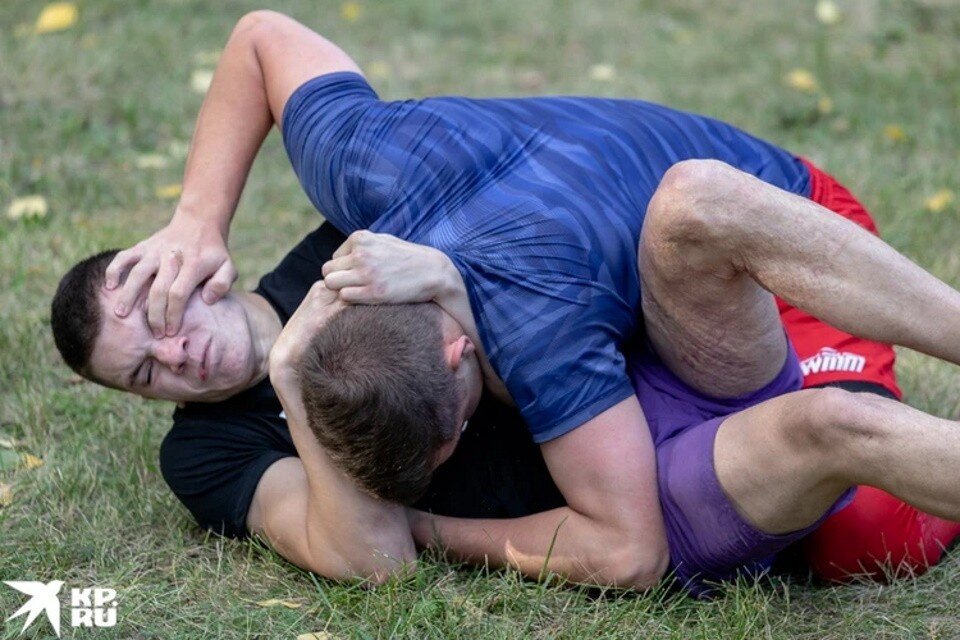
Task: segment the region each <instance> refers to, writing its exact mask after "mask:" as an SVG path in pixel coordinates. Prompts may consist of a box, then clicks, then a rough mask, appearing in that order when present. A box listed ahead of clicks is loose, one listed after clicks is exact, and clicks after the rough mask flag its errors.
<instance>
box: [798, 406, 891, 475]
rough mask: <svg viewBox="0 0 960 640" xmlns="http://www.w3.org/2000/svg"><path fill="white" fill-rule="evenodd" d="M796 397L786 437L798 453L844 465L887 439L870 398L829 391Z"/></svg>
mask: <svg viewBox="0 0 960 640" xmlns="http://www.w3.org/2000/svg"><path fill="white" fill-rule="evenodd" d="M796 395H797V398H796V400H797V404H796V406H795V411H793V412H792V418H793V419H791V420H787V421H786V424H785V425H784V434H783V435H784V437H785V438H786V439H787V440H788V441H789V442H790V443H791V444H792V445H793V446H794V447H796V448H797V450H798V451H801V452H808V453H811V454H814V455H819V456H821V457H822V458H823V459H824V460H825V461H828V462H830V461H832V462H835V463H837V464H840V465H844V464H848V463H849V462H851V461H853V460H855V458H856V454H858V453H859V452H862V451H864V450H865V449H866V448H867V447H870V446H873V445H875V444H876V443H878V442H880V441H881V440H882V439H883V437H884V435H885V433H884V430H883V428H882V423H881V421H880V420H878V414H877V409H878V407H876V402H875V398H874V397H873V396H872V395H871V394H866V393H852V392H849V391H845V390H843V389H838V388H835V387H827V388H822V389H807V390H805V391H800V392H798V393H797V394H796Z"/></svg>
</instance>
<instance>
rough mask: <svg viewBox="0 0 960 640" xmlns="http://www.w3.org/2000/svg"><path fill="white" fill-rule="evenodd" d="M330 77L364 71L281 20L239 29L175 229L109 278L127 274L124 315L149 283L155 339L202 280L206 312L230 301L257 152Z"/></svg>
mask: <svg viewBox="0 0 960 640" xmlns="http://www.w3.org/2000/svg"><path fill="white" fill-rule="evenodd" d="M334 71H355V72H358V73H359V71H360V70H359V68H358V67H357V65H356V63H355V62H354V61H353V60H351V59H350V57H349V56H348V55H347V54H345V53H344V52H343V51H342V50H341V49H340V48H338V47H337V46H336V45H335V44H333V43H332V42H330V41H328V40H326V39H325V38H323V37H322V36H320V35H319V34H317V33H315V32H313V31H311V30H310V29H308V28H306V27H305V26H303V25H301V24H299V23H298V22H296V21H295V20H293V19H291V18H288V17H287V16H284V15H281V14H279V13H275V12H272V11H255V12H253V13H249V14H247V15H246V16H244V17H243V18H241V19H240V21H239V22H238V23H237V25H236V27H235V28H234V30H233V33H232V34H231V36H230V39H229V40H228V42H227V45H226V47H225V48H224V51H223V54H222V55H221V57H220V62H219V64H218V65H217V69H216V72H215V73H214V76H213V80H212V82H211V84H210V89H209V90H208V92H207V95H206V98H205V99H204V102H203V106H202V107H201V108H200V115H199V116H198V118H197V124H196V128H195V129H194V134H193V140H192V142H191V145H190V153H189V155H188V156H187V163H186V168H185V170H184V177H183V195H182V196H181V198H180V202H179V203H178V205H177V207H176V210H175V213H174V215H173V218H172V220H171V221H170V223H169V224H168V225H167V226H166V227H164V228H163V229H161V230H160V231H158V232H157V233H155V234H154V235H153V236H151V237H150V238H148V239H146V240H144V241H143V242H140V243H138V244H137V245H135V246H134V247H132V248H130V249H127V250H125V251H121V252H120V253H119V254H118V255H117V257H116V258H115V259H114V260H113V262H112V263H111V264H110V266H109V267H108V268H107V272H106V283H107V286H108V288H113V287H114V286H117V285H118V284H119V283H120V281H121V276H122V274H123V273H124V272H126V271H127V270H129V274H128V275H127V278H126V281H125V282H124V284H123V289H122V293H121V295H120V297H119V303H118V306H119V307H122V308H123V309H122V310H121V309H118V310H117V312H118V313H119V314H120V315H126V313H128V312H129V311H130V310H131V308H132V306H133V301H134V300H136V298H137V297H138V296H139V294H140V291H141V289H142V287H143V286H144V285H145V284H147V283H148V282H149V280H150V278H151V277H154V276H156V278H155V280H154V282H153V284H152V285H151V286H150V295H149V297H148V311H147V319H148V322H149V324H150V327H151V328H152V329H153V330H154V332H155V333H156V334H158V335H162V334H163V333H164V332H166V333H167V335H174V334H175V333H176V331H177V329H178V328H179V326H180V321H181V318H182V315H183V309H184V305H185V304H186V300H187V298H189V297H190V295H191V294H192V293H193V291H194V289H196V287H197V286H198V285H199V284H200V283H201V282H203V281H204V280H206V279H208V278H209V280H207V283H206V284H205V285H204V290H203V298H204V300H205V301H207V302H208V303H212V302H215V301H216V300H217V299H219V298H221V297H222V296H223V295H225V294H226V293H227V291H228V290H229V289H230V286H231V285H232V283H233V280H234V279H235V278H236V271H235V270H234V268H233V265H232V263H231V261H230V256H229V254H228V253H227V246H226V243H227V235H228V232H229V228H230V223H231V221H232V219H233V214H234V212H235V211H236V207H237V203H238V201H239V199H240V194H241V192H242V191H243V186H244V183H245V182H246V179H247V175H248V173H249V172H250V167H251V165H252V164H253V160H254V158H255V157H256V155H257V152H258V150H259V149H260V145H261V144H262V143H263V140H264V138H266V136H267V134H268V133H269V131H270V128H271V127H272V126H273V124H274V123H275V122H276V123H279V122H280V119H281V117H282V115H283V108H284V106H285V105H286V103H287V100H288V99H289V98H290V95H291V94H292V93H293V92H294V91H295V90H296V89H297V87H299V86H300V85H301V84H303V83H304V82H306V81H307V80H309V79H311V78H313V77H316V76H318V75H323V74H325V73H332V72H334Z"/></svg>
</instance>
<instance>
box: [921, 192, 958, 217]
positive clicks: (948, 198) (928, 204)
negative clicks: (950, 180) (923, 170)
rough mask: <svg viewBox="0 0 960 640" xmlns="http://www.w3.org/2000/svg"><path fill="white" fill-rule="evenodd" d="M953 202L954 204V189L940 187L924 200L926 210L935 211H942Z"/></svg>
mask: <svg viewBox="0 0 960 640" xmlns="http://www.w3.org/2000/svg"><path fill="white" fill-rule="evenodd" d="M951 204H953V191H950V189H940V191H937V192H936V193H935V194H933V195H932V196H930V197H929V198H927V199H926V200H924V202H923V206H924V207H925V208H926V210H927V211H932V212H933V213H940V212H941V211H943V210H944V209H946V208H947V207H949V206H950V205H951Z"/></svg>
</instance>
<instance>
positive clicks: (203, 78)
mask: <svg viewBox="0 0 960 640" xmlns="http://www.w3.org/2000/svg"><path fill="white" fill-rule="evenodd" d="M211 82H213V71H211V70H210V69H195V70H194V72H193V74H192V75H191V76H190V88H191V89H193V90H194V92H195V93H206V92H207V89H209V88H210V83H211Z"/></svg>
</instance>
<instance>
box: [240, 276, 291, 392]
mask: <svg viewBox="0 0 960 640" xmlns="http://www.w3.org/2000/svg"><path fill="white" fill-rule="evenodd" d="M236 295H237V297H238V299H239V300H240V304H241V305H243V308H244V311H245V312H246V314H247V322H248V323H249V325H250V335H251V336H252V337H253V356H254V358H255V362H254V365H255V366H254V372H255V373H254V377H253V378H252V379H251V381H250V386H251V387H252V386H253V385H255V384H257V383H259V382H260V381H261V380H263V379H264V378H266V377H267V375H268V374H269V372H270V349H272V348H273V343H274V342H276V341H277V337H278V336H279V335H280V330H281V329H282V328H283V324H282V323H281V322H280V316H278V315H277V312H276V311H275V310H274V308H273V307H272V306H271V305H270V303H269V302H267V301H266V299H265V298H263V296H260V295H257V294H256V293H250V292H241V293H238V294H236Z"/></svg>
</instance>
